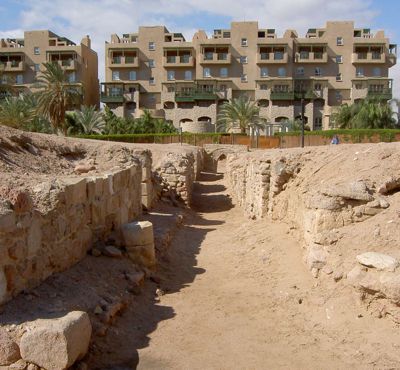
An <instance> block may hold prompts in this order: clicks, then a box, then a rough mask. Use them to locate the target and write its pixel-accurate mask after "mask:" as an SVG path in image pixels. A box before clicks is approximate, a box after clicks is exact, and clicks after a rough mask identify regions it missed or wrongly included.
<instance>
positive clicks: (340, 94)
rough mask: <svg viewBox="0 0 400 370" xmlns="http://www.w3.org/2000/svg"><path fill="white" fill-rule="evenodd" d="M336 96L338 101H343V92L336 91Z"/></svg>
mask: <svg viewBox="0 0 400 370" xmlns="http://www.w3.org/2000/svg"><path fill="white" fill-rule="evenodd" d="M335 97H336V101H338V102H341V101H342V99H343V97H342V93H341V92H340V91H336V92H335Z"/></svg>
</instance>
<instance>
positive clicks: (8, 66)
mask: <svg viewBox="0 0 400 370" xmlns="http://www.w3.org/2000/svg"><path fill="white" fill-rule="evenodd" d="M0 65H1V66H2V69H3V70H4V72H13V71H14V72H18V71H20V72H22V71H24V69H25V63H24V62H23V61H16V60H12V61H9V62H3V63H0Z"/></svg>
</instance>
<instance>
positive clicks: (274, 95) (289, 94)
mask: <svg viewBox="0 0 400 370" xmlns="http://www.w3.org/2000/svg"><path fill="white" fill-rule="evenodd" d="M294 97H295V94H294V92H293V91H271V100H294Z"/></svg>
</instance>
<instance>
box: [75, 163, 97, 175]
mask: <svg viewBox="0 0 400 370" xmlns="http://www.w3.org/2000/svg"><path fill="white" fill-rule="evenodd" d="M95 169H96V167H95V166H94V165H93V164H90V163H82V164H78V165H76V166H75V168H74V171H75V172H76V173H79V174H81V173H87V172H89V171H93V170H95Z"/></svg>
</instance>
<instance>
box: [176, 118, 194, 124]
mask: <svg viewBox="0 0 400 370" xmlns="http://www.w3.org/2000/svg"><path fill="white" fill-rule="evenodd" d="M188 122H193V120H192V119H190V118H182V119H181V120H180V121H179V123H188Z"/></svg>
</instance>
